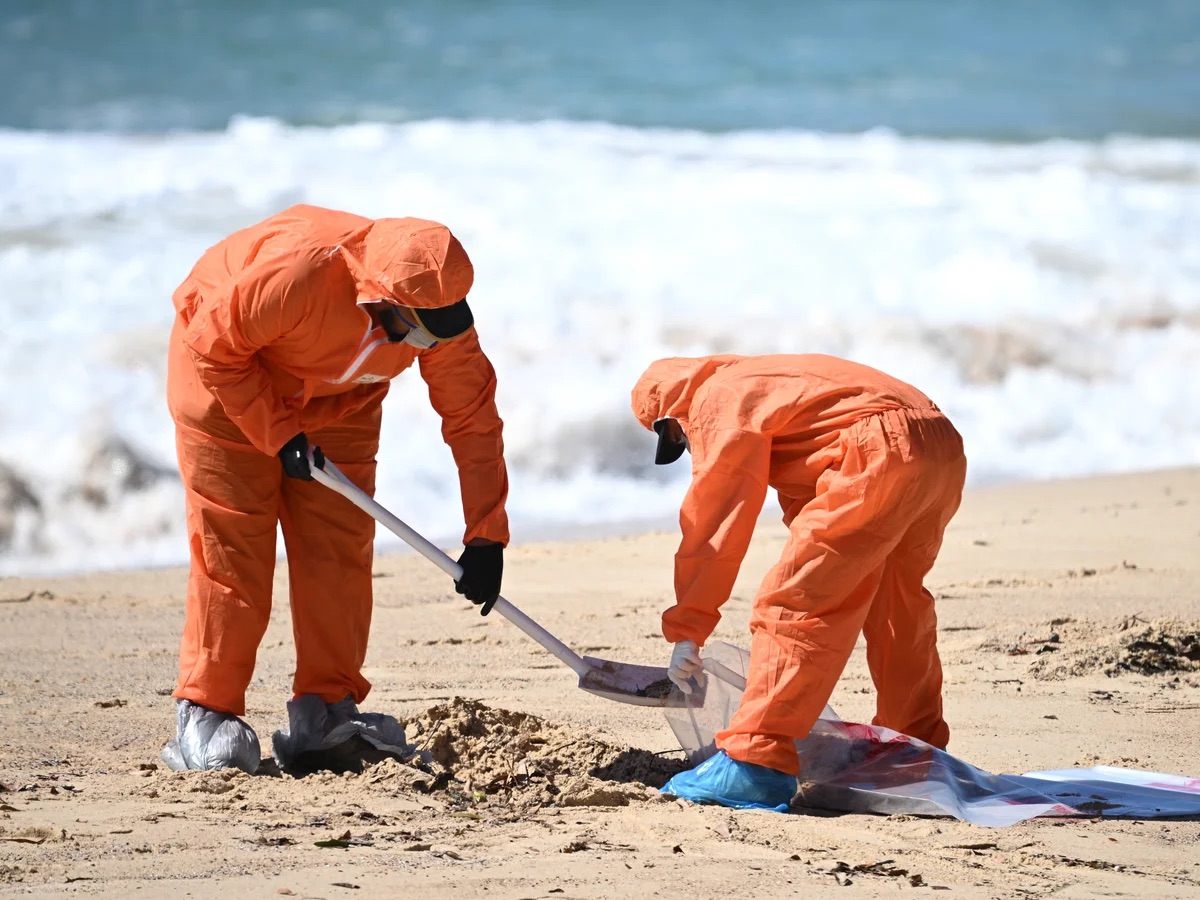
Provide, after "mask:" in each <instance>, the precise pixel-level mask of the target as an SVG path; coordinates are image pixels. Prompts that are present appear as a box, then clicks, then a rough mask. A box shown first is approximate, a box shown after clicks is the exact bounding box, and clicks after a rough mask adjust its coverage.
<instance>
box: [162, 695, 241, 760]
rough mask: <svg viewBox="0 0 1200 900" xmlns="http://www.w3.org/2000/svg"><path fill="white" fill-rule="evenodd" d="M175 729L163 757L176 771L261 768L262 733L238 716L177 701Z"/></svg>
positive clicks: (189, 702)
mask: <svg viewBox="0 0 1200 900" xmlns="http://www.w3.org/2000/svg"><path fill="white" fill-rule="evenodd" d="M175 732H176V734H175V737H173V738H171V740H169V741H167V744H166V746H165V747H163V748H162V752H161V753H159V757H160V758H161V759H162V761H163V762H165V763H166V764H167V766H168V767H169V768H171V769H173V770H175V771H176V772H183V771H186V770H188V769H241V770H242V771H243V772H248V773H249V774H251V775H253V774H254V773H255V772H257V771H258V764H259V761H260V758H261V756H262V749H261V748H260V747H259V744H258V735H257V734H255V733H254V729H253V728H251V727H250V726H249V725H247V724H246V723H245V722H243V721H242V720H241V719H239V718H238V717H237V716H235V715H232V714H230V713H222V712H217V711H216V710H212V709H207V708H205V707H203V706H200V705H199V704H197V703H192V702H191V701H190V700H176V701H175Z"/></svg>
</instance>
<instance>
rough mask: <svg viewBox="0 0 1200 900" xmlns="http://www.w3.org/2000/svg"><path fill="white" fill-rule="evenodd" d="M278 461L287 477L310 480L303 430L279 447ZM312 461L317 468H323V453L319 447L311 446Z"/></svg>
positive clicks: (310, 473) (310, 470)
mask: <svg viewBox="0 0 1200 900" xmlns="http://www.w3.org/2000/svg"><path fill="white" fill-rule="evenodd" d="M279 461H280V462H281V463H283V472H284V474H285V475H287V476H288V477H289V478H299V479H301V480H303V481H312V469H311V468H309V465H308V435H306V434H305V433H304V432H303V431H302V432H300V433H299V434H298V435H296V436H295V437H294V438H292V439H291V440H290V441H288V442H287V443H286V444H284V445H283V446H282V447H281V448H280V449H279ZM313 462H315V463H316V464H317V468H318V469H323V468H325V454H324V453H322V452H321V448H320V447H313Z"/></svg>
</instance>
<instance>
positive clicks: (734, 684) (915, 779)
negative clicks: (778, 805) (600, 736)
mask: <svg viewBox="0 0 1200 900" xmlns="http://www.w3.org/2000/svg"><path fill="white" fill-rule="evenodd" d="M701 658H702V659H703V660H704V667H705V671H704V674H703V676H702V679H703V681H702V687H703V690H701V691H697V692H696V693H695V694H694V695H693V696H694V698H695V699H690V698H689V699H688V700H687V701H686V702H685V703H684V704H683V705H681V706H680V707H678V708H671V707H668V708H667V709H666V717H667V722H668V724H669V725H670V726H671V730H672V731H673V732H674V733H675V736H676V738H678V740H679V744H680V746H681V747H682V748H683V750H684V752H685V753H686V754H687V756H688V759H689V760H690V761H691V762H692V764H693V765H698V764H699V763H701V762H703V761H704V760H705V759H707V758H708V757H709V756H712V755H713V753H715V752H716V745H715V736H716V733H717V731H719V730H721V729H723V728H725V727H727V725H728V723H729V720H730V719H731V718H732V716H733V714H734V712H735V711H736V710H737V707H738V704H739V703H740V702H741V699H742V691H743V690H744V689H745V676H746V672H747V671H748V669H749V664H750V654H749V653H747V652H746V651H745V650H742V649H740V648H738V647H735V646H733V645H731V644H726V643H724V642H716V643H713V644H712V645H710V646H708V647H705V648H704V650H703V651H702V652H701ZM680 696H681V697H682V694H681V695H680ZM796 751H797V753H798V754H799V755H800V769H801V778H800V787H799V791H798V793H797V795H796V799H795V800H794V801H793V805H796V804H799V805H802V806H807V807H810V808H816V809H828V810H835V811H839V812H861V813H883V814H900V813H903V814H907V815H933V816H939V815H940V816H944V815H950V816H953V817H955V818H957V819H962V820H963V821H966V822H972V823H974V824H976V825H985V826H990V827H999V826H1004V825H1011V824H1013V823H1015V822H1020V821H1023V820H1025V819H1030V818H1033V817H1035V816H1124V817H1135V818H1140V819H1152V818H1157V817H1163V816H1184V815H1197V814H1200V779H1197V778H1186V777H1183V776H1178V775H1167V774H1163V773H1160V772H1143V771H1138V770H1135V769H1122V768H1116V767H1111V766H1098V767H1096V768H1092V769H1058V770H1049V771H1041V772H1030V773H1027V774H1025V775H993V774H991V773H990V772H985V771H983V770H982V769H977V768H975V767H974V766H972V765H970V764H968V763H965V762H963V761H962V760H960V759H958V758H957V757H954V756H952V755H950V754H949V753H947V752H946V751H944V750H939V749H938V748H936V747H932V746H930V745H929V744H926V743H925V742H924V741H920V740H917V739H916V738H912V737H909V736H908V735H904V734H900V733H899V732H896V731H892V730H891V729H890V728H882V727H880V726H877V725H863V724H859V723H854V722H843V721H841V720H840V719H838V717H837V716H836V714H835V713H834V712H833V710H832V709H831V708H830V707H828V706H826V707H825V711H824V712H823V713H822V715H821V718H820V719H819V720H818V721H817V723H816V725H814V726H813V729H812V731H811V732H810V733H809V735H808V737H806V738H804V739H803V740H799V741H797V742H796Z"/></svg>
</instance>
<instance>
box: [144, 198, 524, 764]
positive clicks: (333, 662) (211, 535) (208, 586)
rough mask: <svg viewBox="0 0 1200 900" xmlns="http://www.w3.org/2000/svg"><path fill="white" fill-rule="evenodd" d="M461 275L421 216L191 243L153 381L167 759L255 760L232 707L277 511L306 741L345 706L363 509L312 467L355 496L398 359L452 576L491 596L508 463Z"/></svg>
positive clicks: (294, 212)
mask: <svg viewBox="0 0 1200 900" xmlns="http://www.w3.org/2000/svg"><path fill="white" fill-rule="evenodd" d="M473 279H474V270H473V268H472V266H471V262H470V260H469V258H468V257H467V254H466V251H465V250H464V249H463V247H462V245H461V244H460V243H459V241H458V240H457V238H455V237H454V235H453V234H451V232H450V231H449V229H448V228H446V226H444V225H441V224H439V223H437V222H433V221H428V220H425V219H417V218H381V219H368V218H363V217H361V216H357V215H353V214H351V213H347V212H340V211H336V210H331V209H324V208H320V207H316V206H307V205H299V206H293V207H291V208H290V209H286V210H284V211H283V212H280V213H278V214H276V215H273V216H271V217H270V218H268V219H266V220H264V221H262V222H259V223H258V224H256V225H252V226H250V227H248V228H244V229H242V230H240V231H237V232H235V233H233V234H232V235H230V236H229V237H227V238H225V239H224V240H222V241H220V242H219V243H217V244H216V245H215V246H213V247H211V248H209V250H208V251H207V252H205V253H204V255H203V256H202V257H201V258H200V260H199V261H198V262H197V263H196V265H195V266H194V268H193V269H192V271H191V273H190V274H189V275H188V276H187V278H186V279H185V280H184V281H183V283H182V284H181V285H180V286H179V288H178V289H177V290H176V291H175V294H174V298H173V299H174V305H175V309H176V318H175V324H174V327H173V329H172V332H171V338H170V346H169V352H168V378H167V394H168V405H169V408H170V412H171V415H172V418H173V419H174V422H175V427H176V445H177V451H178V458H179V468H180V473H181V475H182V479H183V484H184V488H185V491H186V502H187V531H188V542H189V548H190V556H191V563H190V573H189V577H188V589H187V609H186V617H185V622H184V627H183V637H182V641H181V645H180V652H179V678H178V683H177V685H176V688H175V691H174V696H175V698H176V719H177V735H176V739H175V740H173V741H171V742H170V743H169V744H168V747H167V748H166V749H164V759H166V760H167V762H168V764H169V765H172V764H173V765H174V767H176V768H220V767H227V766H237V767H239V768H243V769H245V770H247V771H253V770H254V769H255V768H256V767H257V766H258V763H259V758H258V741H257V737H256V736H255V735H254V732H253V730H252V729H250V728H249V726H248V725H246V723H245V722H243V721H242V720H241V719H240V718H239V717H240V716H242V715H243V714H244V713H245V694H246V688H247V686H248V685H249V683H250V679H251V676H252V674H253V671H254V665H255V657H256V653H257V649H258V645H259V642H260V641H261V640H262V637H263V633H264V631H265V629H266V627H267V622H268V619H269V616H270V609H271V583H272V573H273V570H274V567H275V549H276V544H275V536H276V524H277V523H278V524H279V525H280V526H281V529H282V532H283V539H284V544H285V547H286V552H287V562H288V572H289V576H290V579H289V580H290V593H291V596H290V601H291V610H292V619H293V627H292V630H293V637H294V641H295V647H296V671H295V676H294V681H293V693H294V697H293V702H296V701H301V700H303V701H304V703H301V704H299V706H300V707H303V708H306V709H308V710H309V712H310V713H311V712H312V710H313V709H314V708H315V709H316V715H317V718H318V719H320V722H318V723H317V724H316V725H314V724H313V722H312V721H309V722H308V723H307V732H309V733H308V737H309V738H313V735H312V734H311V732H312V731H313V729H314V728H317V729H318V730H319V729H320V728H322V727H332V726H333V725H334V724H338V723H342V724H344V723H345V722H346V721H347V720H348V719H351V720H353V719H355V717H356V716H357V715H358V712H357V706H356V704H358V703H361V702H362V700H363V699H364V698H365V697H366V696H367V692H368V690H370V684H369V683H368V682H367V680H366V679H365V678H364V677H363V675H362V665H363V660H364V657H365V654H366V650H367V636H368V631H369V629H370V622H371V607H372V590H371V563H372V543H373V538H374V534H375V522H374V520H373V519H372V518H371V517H370V516H368V515H367V514H366V513H365V512H363V511H361V510H360V509H358V508H357V507H355V506H354V505H352V504H351V503H349V502H348V501H346V500H345V499H344V498H341V497H338V496H336V495H335V494H334V493H333V492H331V491H329V490H327V489H326V488H324V487H321V486H320V485H317V484H315V483H313V481H312V473H311V468H310V466H311V464H312V463H315V464H316V465H318V466H320V465H323V462H324V456H325V455H326V454H327V455H328V457H329V459H330V460H332V461H334V462H336V463H337V465H338V466H339V468H340V469H341V470H342V472H343V473H345V474H346V476H347V477H349V478H350V479H351V480H352V481H354V482H355V483H356V484H357V485H358V486H359V487H360V488H361V489H363V490H364V491H366V492H368V493H373V492H374V487H375V466H376V459H375V457H376V452H377V450H378V446H379V429H380V421H381V413H382V403H383V399H384V397H385V396H386V394H387V392H388V385H389V382H390V381H391V379H392V378H394V377H396V376H397V375H399V374H400V373H401V372H403V371H404V370H405V369H407V368H409V367H410V366H412V365H413V364H414V363H415V364H417V365H418V367H419V370H420V374H421V377H422V378H423V379H424V381H425V383H426V385H427V386H428V389H429V400H430V403H431V404H432V405H433V407H434V409H435V410H436V411H437V412H438V413H439V415H440V416H441V419H442V436H443V438H444V440H445V442H446V443H447V444H448V445H449V447H450V451H451V453H452V455H453V457H454V460H455V463H456V464H457V467H458V474H459V481H460V487H461V495H462V504H463V511H464V517H465V520H466V532H465V534H464V536H463V543H464V545H465V549H464V550H463V552H462V555H461V556H460V558H459V563H460V564H461V565H462V568H463V574H462V577H461V579H460V580H459V581H458V582H456V587H457V590H458V592H459V593H460V594H464V595H465V596H466V597H467V598H468V599H469V600H471V601H472V602H474V603H476V604H479V605H481V607H482V612H483V614H485V615H486V614H487V613H488V612H489V611H490V609H491V606H492V604H493V603H495V601H496V598H497V597H498V596H499V593H500V586H501V579H502V573H503V553H504V547H505V545H506V544H507V543H508V539H509V533H508V520H507V516H506V513H505V501H506V498H507V494H508V476H507V471H506V467H505V462H504V451H503V441H502V436H501V429H502V424H501V420H500V417H499V415H498V413H497V410H496V403H495V395H496V376H495V372H494V370H493V368H492V365H491V363H490V362H489V360H488V358H487V356H486V355H485V354H484V352H483V349H482V348H481V346H480V343H479V338H478V336H477V334H476V332H475V329H474V327H473V325H474V319H473V316H472V313H471V309H470V307H469V306H468V305H467V300H466V297H467V294H468V292H469V291H470V289H471V285H472V281H473ZM310 460H311V463H310ZM296 712H297V709H294V708H293V704H292V703H289V715H290V718H291V723H292V725H293V736H294V733H295V732H296V730H297V728H296V726H297V725H298V724H299V725H304V724H305V723H297V721H296V715H295V713H296ZM310 718H311V716H310ZM326 720H328V721H326ZM322 723H324V724H322ZM300 730H302V731H304V730H306V729H305V728H301V729H300ZM276 737H277V741H276V746H277V748H278V745H279V742H278V737H279V735H276ZM319 737H321V735H317V736H316V738H319ZM316 738H313V739H314V740H315V739H316ZM300 749H303V748H300ZM277 755H278V754H277Z"/></svg>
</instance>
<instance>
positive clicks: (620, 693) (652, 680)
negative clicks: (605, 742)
mask: <svg viewBox="0 0 1200 900" xmlns="http://www.w3.org/2000/svg"><path fill="white" fill-rule="evenodd" d="M583 661H584V662H585V663H587V664H588V666H590V668H589V670H588V672H587V673H586V674H585V675H583V676H581V677H580V679H579V687H580V689H581V690H585V691H587V692H588V693H591V694H595V695H596V696H598V697H604V698H605V699H608V700H615V701H616V702H618V703H631V704H633V705H634V706H658V707H676V706H687V705H688V698H687V697H685V696H684V695H683V693H682V692H680V691H679V689H678V688H676V687H675V685H674V684H672V683H671V679H669V678H668V677H667V670H666V669H665V668H663V667H661V666H639V665H635V664H633V663H621V662H614V661H613V660H611V659H596V658H595V657H594V656H585V657H584V658H583Z"/></svg>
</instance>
